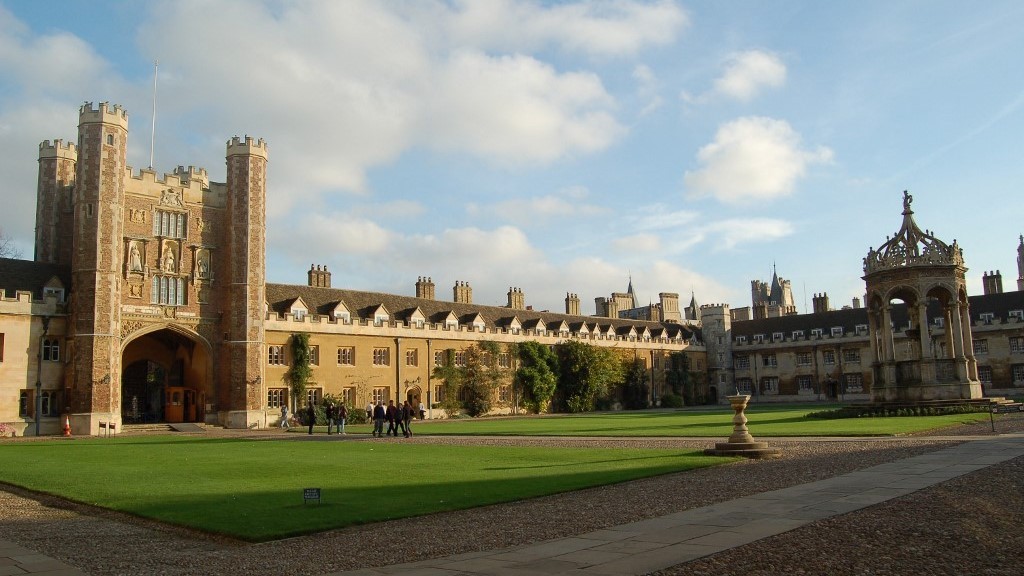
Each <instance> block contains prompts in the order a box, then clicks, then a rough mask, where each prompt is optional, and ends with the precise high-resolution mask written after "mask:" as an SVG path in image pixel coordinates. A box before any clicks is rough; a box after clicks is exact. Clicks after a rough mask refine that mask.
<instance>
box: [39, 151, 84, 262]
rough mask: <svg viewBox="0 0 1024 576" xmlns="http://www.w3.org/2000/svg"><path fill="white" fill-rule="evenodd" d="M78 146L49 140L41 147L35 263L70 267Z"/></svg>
mask: <svg viewBox="0 0 1024 576" xmlns="http://www.w3.org/2000/svg"><path fill="white" fill-rule="evenodd" d="M77 163H78V147H77V146H75V144H74V143H73V142H64V141H63V140H54V141H53V143H52V144H51V143H50V141H49V140H46V141H44V142H42V143H40V144H39V180H38V185H37V189H36V245H35V258H34V260H35V261H36V262H47V263H49V264H60V265H62V266H70V265H71V243H72V238H71V233H72V231H73V230H74V229H75V227H74V224H73V221H72V220H73V217H74V211H73V210H72V195H73V194H74V188H75V169H76V165H77Z"/></svg>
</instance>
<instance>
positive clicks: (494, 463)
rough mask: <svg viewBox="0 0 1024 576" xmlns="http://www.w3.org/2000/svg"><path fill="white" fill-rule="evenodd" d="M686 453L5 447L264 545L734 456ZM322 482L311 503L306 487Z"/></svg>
mask: <svg viewBox="0 0 1024 576" xmlns="http://www.w3.org/2000/svg"><path fill="white" fill-rule="evenodd" d="M728 461H729V460H728V459H723V458H714V457H705V456H703V455H701V454H699V453H693V452H690V453H686V452H681V451H679V450H633V449H578V448H576V449H569V448H539V447H485V446H442V445H426V444H404V445H403V444H401V443H394V442H372V441H370V442H365V441H363V442H351V441H340V442H296V441H292V440H234V439H203V438H195V437H174V436H156V437H120V438H111V439H102V438H93V439H76V440H74V441H46V442H11V443H2V442H0V480H2V481H4V482H9V483H11V484H16V485H18V486H23V487H27V488H30V489H33V490H39V491H43V492H48V493H52V494H57V495H60V496H63V497H66V498H70V499H73V500H77V501H80V502H86V503H89V504H94V505H97V506H102V507H105V508H111V509H114V510H119V511H123V512H128V513H131V514H136V515H139V516H144V517H147V518H154V519H157V520H162V521H166V522H171V523H174V524H181V525H185V526H190V527H194V528H198V529H201V530H205V531H208V532H215V533H223V534H229V535H232V536H236V537H239V538H243V539H246V540H253V541H262V540H271V539H276V538H282V537H286V536H294V535H298V534H304V533H310V532H318V531H322V530H328V529H332V528H339V527H342V526H347V525H352V524H361V523H367V522H376V521H380V520H387V519H391V518H401V517H408V516H417V515H421V514H430V513H433V512H439V511H443V510H455V509H462V508H470V507H474V506H482V505H486V504H493V503H497V502H506V501H513V500H521V499H524V498H530V497H535V496H541V495H545V494H553V493H557V492H564V491H569V490H577V489H580V488H585V487H590V486H598V485H604V484H611V483H615V482H622V481H626V480H632V479H636V478H642V477H646V476H653V475H658V474H665V473H669V472H676V471H681V470H687V469H692V468H696V467H702V466H709V465H713V464H718V463H723V462H728ZM306 487H318V488H321V489H322V496H323V502H322V503H321V504H316V503H309V504H304V503H303V499H302V489H303V488H306Z"/></svg>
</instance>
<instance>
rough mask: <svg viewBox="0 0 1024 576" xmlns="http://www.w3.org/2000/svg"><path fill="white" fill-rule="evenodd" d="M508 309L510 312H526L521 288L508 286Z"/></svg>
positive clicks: (524, 298) (524, 297)
mask: <svg viewBox="0 0 1024 576" xmlns="http://www.w3.org/2000/svg"><path fill="white" fill-rule="evenodd" d="M508 307H509V308H511V309H512V310H526V296H525V295H524V294H523V289H522V288H515V287H513V286H509V288H508Z"/></svg>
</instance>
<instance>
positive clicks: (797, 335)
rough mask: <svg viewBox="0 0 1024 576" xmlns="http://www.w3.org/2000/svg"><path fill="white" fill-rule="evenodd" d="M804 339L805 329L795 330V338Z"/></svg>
mask: <svg viewBox="0 0 1024 576" xmlns="http://www.w3.org/2000/svg"><path fill="white" fill-rule="evenodd" d="M803 339H804V331H803V330H795V331H794V332H793V340H803Z"/></svg>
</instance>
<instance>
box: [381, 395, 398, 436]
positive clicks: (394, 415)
mask: <svg viewBox="0 0 1024 576" xmlns="http://www.w3.org/2000/svg"><path fill="white" fill-rule="evenodd" d="M384 417H385V418H387V421H388V436H398V425H397V423H398V422H399V421H400V418H401V416H399V415H398V408H396V407H395V401H394V400H388V411H387V413H386V414H385V416H384Z"/></svg>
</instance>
